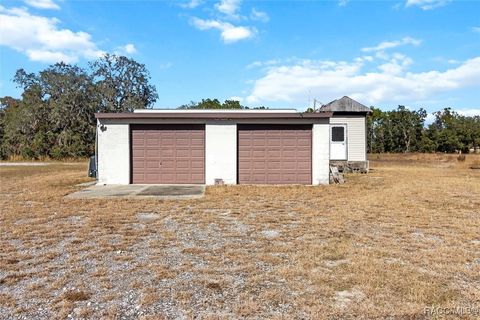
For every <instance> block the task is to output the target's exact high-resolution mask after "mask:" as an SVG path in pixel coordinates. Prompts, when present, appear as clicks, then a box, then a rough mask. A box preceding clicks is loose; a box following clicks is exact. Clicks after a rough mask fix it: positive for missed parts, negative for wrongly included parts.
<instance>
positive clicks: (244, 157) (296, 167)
mask: <svg viewBox="0 0 480 320" xmlns="http://www.w3.org/2000/svg"><path fill="white" fill-rule="evenodd" d="M311 129H312V126H311V125H238V182H239V183H245V184H287V183H299V184H311V183H312V182H311V166H312V149H311V148H312V147H311V142H312V130H311Z"/></svg>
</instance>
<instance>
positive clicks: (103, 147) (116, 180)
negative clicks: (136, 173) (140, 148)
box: [97, 121, 130, 184]
mask: <svg viewBox="0 0 480 320" xmlns="http://www.w3.org/2000/svg"><path fill="white" fill-rule="evenodd" d="M101 124H103V125H104V126H103V129H104V130H102V129H100V125H101ZM97 132H98V182H97V183H98V184H129V183H130V132H129V125H128V124H114V123H109V122H108V121H103V122H100V121H99V122H98V125H97Z"/></svg>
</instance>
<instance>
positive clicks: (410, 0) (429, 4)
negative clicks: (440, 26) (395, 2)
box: [405, 0, 451, 10]
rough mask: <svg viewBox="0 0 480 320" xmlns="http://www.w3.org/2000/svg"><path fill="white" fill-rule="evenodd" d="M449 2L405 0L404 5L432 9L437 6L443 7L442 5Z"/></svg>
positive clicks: (449, 0) (441, 0)
mask: <svg viewBox="0 0 480 320" xmlns="http://www.w3.org/2000/svg"><path fill="white" fill-rule="evenodd" d="M449 2H451V0H407V2H406V3H405V6H406V7H412V6H417V7H419V8H421V9H422V10H432V9H435V8H438V7H443V6H444V5H446V4H448V3H449Z"/></svg>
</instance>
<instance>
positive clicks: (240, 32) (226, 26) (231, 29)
mask: <svg viewBox="0 0 480 320" xmlns="http://www.w3.org/2000/svg"><path fill="white" fill-rule="evenodd" d="M192 24H193V25H194V26H195V27H196V28H197V29H199V30H209V29H217V30H219V31H220V36H221V37H222V40H223V42H225V43H233V42H237V41H240V40H244V39H249V38H252V37H253V36H254V35H255V33H256V30H255V29H253V28H251V27H243V26H234V25H232V24H231V23H228V22H222V21H218V20H203V19H199V18H193V19H192Z"/></svg>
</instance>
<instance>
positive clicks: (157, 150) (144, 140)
mask: <svg viewBox="0 0 480 320" xmlns="http://www.w3.org/2000/svg"><path fill="white" fill-rule="evenodd" d="M131 128H132V129H131V130H132V131H131V132H132V139H131V141H132V183H136V184H142V183H146V184H147V183H148V184H151V183H158V184H162V183H172V184H175V183H178V184H189V183H192V184H202V183H204V182H205V165H204V163H205V161H204V159H205V126H204V125H197V124H195V125H183V124H182V125H179V124H168V125H163V124H162V125H156V124H155V125H151V124H148V125H147V124H145V125H143V124H142V125H132V126H131Z"/></svg>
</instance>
